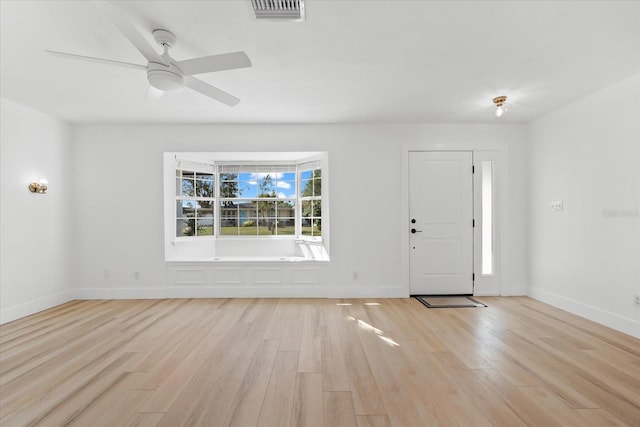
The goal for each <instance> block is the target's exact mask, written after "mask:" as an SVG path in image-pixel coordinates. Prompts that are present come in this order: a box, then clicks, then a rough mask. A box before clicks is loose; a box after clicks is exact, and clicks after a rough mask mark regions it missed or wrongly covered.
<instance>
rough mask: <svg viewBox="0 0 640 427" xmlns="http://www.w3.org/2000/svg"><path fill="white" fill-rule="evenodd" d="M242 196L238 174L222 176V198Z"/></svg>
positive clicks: (222, 174) (223, 174)
mask: <svg viewBox="0 0 640 427" xmlns="http://www.w3.org/2000/svg"><path fill="white" fill-rule="evenodd" d="M241 195H242V192H241V191H240V189H239V187H238V174H237V173H221V174H220V197H239V196H241Z"/></svg>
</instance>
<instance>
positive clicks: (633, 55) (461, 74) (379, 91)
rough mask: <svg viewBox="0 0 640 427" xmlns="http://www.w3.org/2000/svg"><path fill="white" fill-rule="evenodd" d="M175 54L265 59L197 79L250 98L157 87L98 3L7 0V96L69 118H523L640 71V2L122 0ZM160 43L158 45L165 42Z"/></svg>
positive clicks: (2, 30)
mask: <svg viewBox="0 0 640 427" xmlns="http://www.w3.org/2000/svg"><path fill="white" fill-rule="evenodd" d="M117 6H118V7H119V8H120V9H121V10H123V11H124V12H125V13H126V14H127V15H128V16H129V17H130V20H131V21H132V22H133V23H134V24H135V25H136V26H137V27H138V29H139V30H140V32H141V33H143V34H144V35H145V37H147V38H148V40H149V43H152V44H153V46H157V45H156V44H155V42H153V39H152V37H151V31H152V30H153V29H156V28H163V29H168V30H170V31H172V32H173V33H175V34H176V35H177V37H178V42H177V44H176V46H175V47H174V48H173V49H172V50H171V55H172V57H173V58H175V59H176V60H182V59H188V58H192V57H198V56H205V55H211V54H216V53H224V52H232V51H238V50H243V51H245V52H246V53H247V54H248V55H249V57H250V58H251V61H252V62H253V67H252V68H247V69H240V70H233V71H224V72H218V73H209V74H203V75H199V76H198V77H199V78H201V79H202V80H205V81H207V82H209V83H210V84H212V85H214V86H216V87H219V88H220V89H223V90H225V91H227V92H230V93H231V94H233V95H235V96H238V97H239V98H241V99H242V102H241V103H240V104H239V105H237V106H235V107H227V106H225V105H223V104H219V103H217V102H215V101H213V100H210V99H208V98H206V97H204V96H202V95H200V94H198V93H195V92H192V91H190V90H185V91H183V92H180V93H172V94H167V95H165V97H163V98H162V99H160V100H150V99H145V94H146V92H147V88H148V84H147V81H146V76H145V73H144V72H140V71H137V70H132V69H120V68H112V67H108V66H104V65H101V64H95V63H85V62H81V61H72V60H66V59H62V58H58V57H54V56H51V55H48V54H45V52H44V50H45V49H50V50H58V51H64V52H69V53H76V54H80V55H88V56H96V57H101V58H108V59H115V60H120V61H127V62H134V63H138V64H142V65H146V61H145V60H144V59H143V57H142V55H141V54H140V53H139V52H138V51H137V50H136V49H135V48H134V47H133V46H132V45H131V44H130V43H129V42H128V41H127V40H126V39H125V38H124V37H123V36H122V34H121V33H119V32H118V30H117V29H116V27H115V26H113V24H111V23H110V22H108V21H107V20H106V19H105V18H104V17H103V16H101V13H100V9H99V8H98V7H96V6H95V5H94V4H92V2H82V1H51V0H45V1H31V2H30V1H15V2H14V1H6V0H2V1H1V2H0V16H1V23H0V52H1V53H0V60H1V62H0V74H1V81H0V84H1V86H0V89H1V95H2V97H5V98H7V99H10V100H12V101H15V102H18V103H21V104H24V105H27V106H30V107H32V108H35V109H37V110H40V111H43V112H45V113H48V114H51V115H53V116H56V117H59V118H62V119H64V120H67V121H70V122H76V123H77V122H147V123H148V122H171V123H354V122H358V123H371V122H476V123H490V122H495V120H496V119H495V118H493V117H491V116H490V114H489V113H488V108H489V107H490V104H491V98H493V97H494V96H497V95H507V96H508V97H509V100H512V101H513V102H514V105H513V107H512V109H511V111H510V112H509V114H508V115H505V116H504V117H503V118H502V119H501V121H504V122H526V121H529V120H531V119H533V118H536V117H538V116H540V115H542V114H544V113H545V112H548V111H550V110H553V109H555V108H558V107H560V106H562V105H565V104H567V103H569V102H571V101H573V100H575V99H577V98H579V97H581V96H584V95H586V94H588V93H591V92H593V91H595V90H597V89H599V88H601V87H604V86H606V85H609V84H611V83H614V82H616V81H619V80H621V79H623V78H625V77H627V76H629V75H631V74H634V73H637V72H639V71H640V2H639V1H611V0H608V1H581V2H576V1H573V2H570V1H544V2H534V1H491V2H489V1H417V0H413V1H399V0H393V1H392V0H389V1H382V0H378V1H374V0H371V1H364V0H359V1H350V0H335V1H329V0H305V10H306V15H307V19H306V21H304V22H264V21H257V20H256V19H255V17H254V16H253V12H252V9H251V6H250V1H249V0H231V1H220V0H218V1H138V2H133V1H119V2H117ZM158 50H160V49H159V47H158Z"/></svg>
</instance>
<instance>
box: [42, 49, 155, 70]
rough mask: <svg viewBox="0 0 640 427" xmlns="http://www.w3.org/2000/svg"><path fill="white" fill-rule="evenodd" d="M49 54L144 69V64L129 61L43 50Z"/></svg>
mask: <svg viewBox="0 0 640 427" xmlns="http://www.w3.org/2000/svg"><path fill="white" fill-rule="evenodd" d="M45 52H47V53H50V54H51V55H55V56H59V57H61V58H67V59H79V60H81V61H89V62H97V63H98V64H106V65H115V66H116V67H124V68H134V69H136V70H146V69H147V67H146V66H144V65H138V64H132V63H130V62H122V61H114V60H113V59H102V58H94V57H93V56H84V55H75V54H73V53H64V52H56V51H54V50H45Z"/></svg>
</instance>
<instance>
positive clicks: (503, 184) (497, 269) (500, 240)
mask: <svg viewBox="0 0 640 427" xmlns="http://www.w3.org/2000/svg"><path fill="white" fill-rule="evenodd" d="M416 151H418V152H429V151H435V152H447V151H455V152H457V151H471V152H472V158H473V164H474V166H475V169H476V170H475V174H474V178H473V210H474V219H475V220H476V227H475V229H474V234H473V266H474V272H475V281H474V287H473V289H474V295H476V296H482V295H484V296H489V295H503V294H504V292H503V289H502V281H503V280H502V277H503V274H504V272H505V271H506V270H507V269H506V256H505V255H504V251H503V250H502V248H504V247H506V237H507V236H506V232H505V231H506V226H507V214H508V212H507V206H508V205H507V197H506V195H507V189H508V187H507V181H508V180H507V179H505V178H506V176H507V166H508V165H507V155H506V150H505V149H503V147H496V146H495V145H493V146H487V147H477V146H474V144H472V143H461V144H447V145H446V146H445V145H444V144H436V143H434V144H429V143H422V144H406V145H404V146H403V149H402V171H403V173H402V188H401V190H402V191H401V195H402V197H401V199H402V200H401V206H402V213H401V219H400V230H401V233H400V235H401V242H400V244H401V248H402V251H401V283H402V287H403V289H404V290H405V294H406V296H407V297H408V296H409V294H410V292H411V277H410V268H411V266H410V238H409V235H410V232H409V229H410V227H408V224H409V221H410V218H409V215H410V213H409V201H410V200H409V156H410V152H416ZM484 160H490V161H492V162H493V193H494V203H493V206H494V209H493V211H494V219H493V229H494V235H493V246H494V273H493V274H492V275H482V274H481V266H482V258H481V254H482V252H481V242H482V239H481V237H482V234H481V233H482V221H481V216H480V214H481V212H482V210H481V206H482V205H481V203H482V197H481V194H482V193H481V190H482V187H481V180H480V171H479V169H480V164H481V162H482V161H484ZM507 294H508V292H507Z"/></svg>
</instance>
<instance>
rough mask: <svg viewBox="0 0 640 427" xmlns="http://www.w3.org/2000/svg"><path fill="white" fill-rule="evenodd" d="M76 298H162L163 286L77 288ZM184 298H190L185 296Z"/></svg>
mask: <svg viewBox="0 0 640 427" xmlns="http://www.w3.org/2000/svg"><path fill="white" fill-rule="evenodd" d="M75 295H76V298H77V299H163V298H167V294H166V289H165V288H78V289H76V292H75ZM184 298H191V297H190V296H185V297H184Z"/></svg>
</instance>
